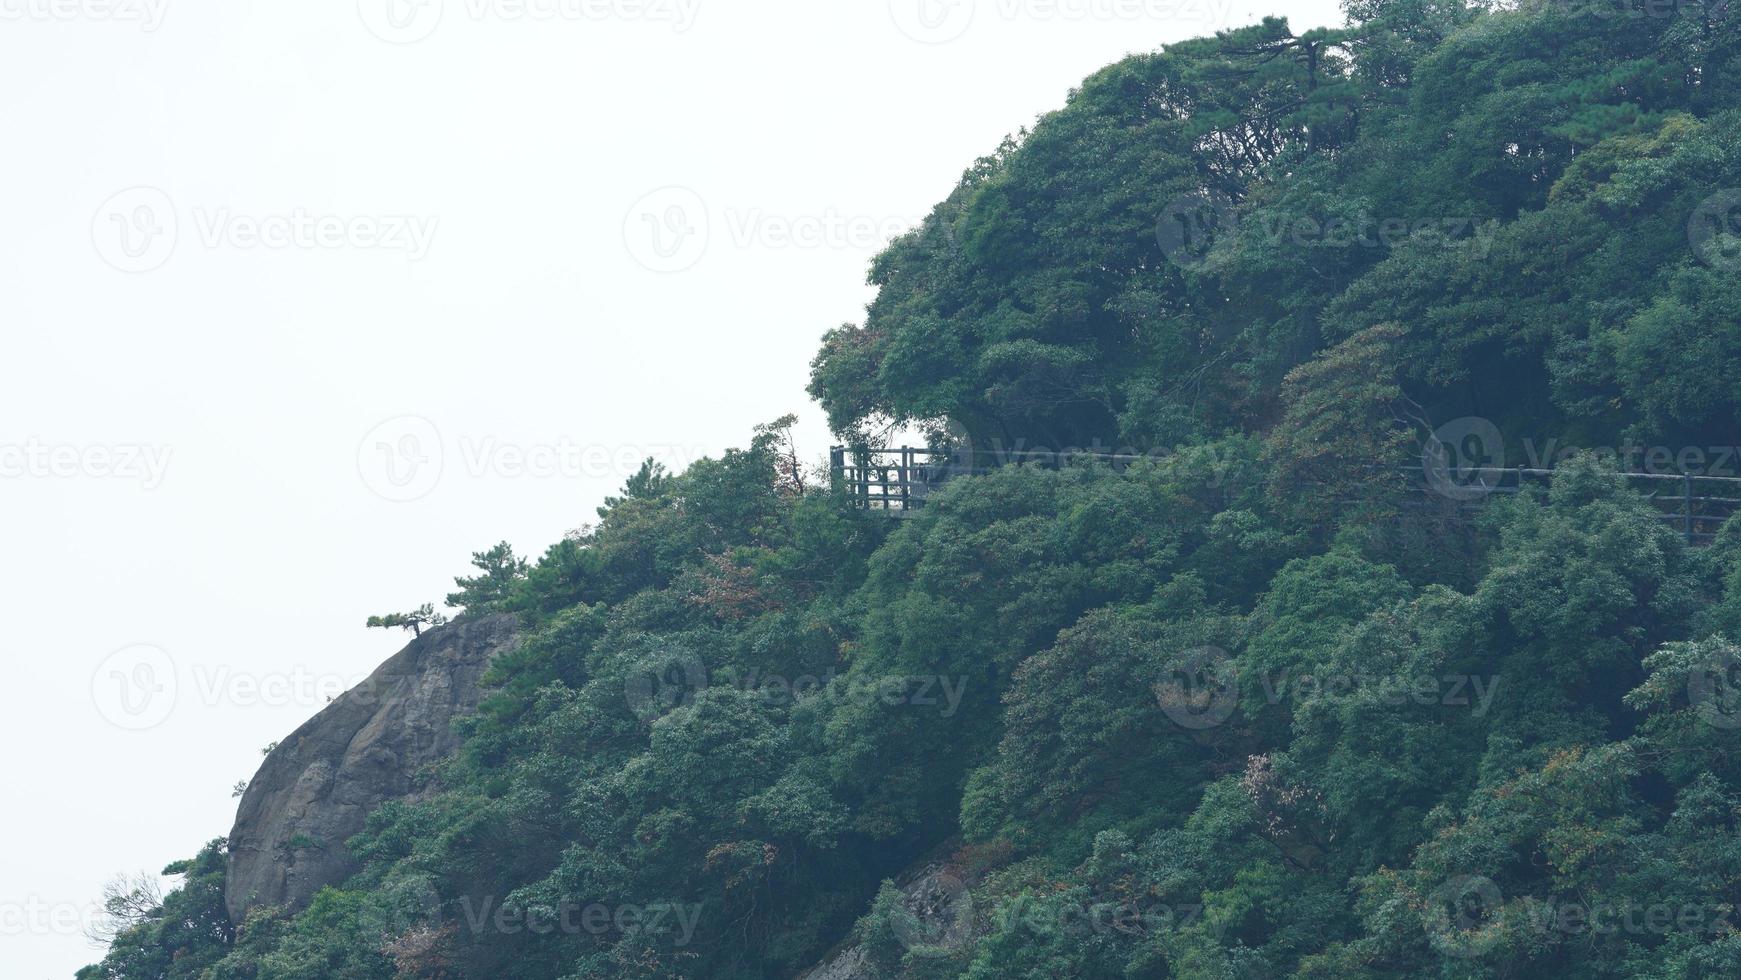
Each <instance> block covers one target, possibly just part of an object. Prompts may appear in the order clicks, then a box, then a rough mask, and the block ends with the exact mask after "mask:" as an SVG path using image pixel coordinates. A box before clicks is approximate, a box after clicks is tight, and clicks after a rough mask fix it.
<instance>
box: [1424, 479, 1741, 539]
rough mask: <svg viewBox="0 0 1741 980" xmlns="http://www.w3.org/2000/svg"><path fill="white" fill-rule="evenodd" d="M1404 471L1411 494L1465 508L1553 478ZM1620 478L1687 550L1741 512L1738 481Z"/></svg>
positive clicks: (1710, 537)
mask: <svg viewBox="0 0 1741 980" xmlns="http://www.w3.org/2000/svg"><path fill="white" fill-rule="evenodd" d="M1403 471H1404V472H1405V473H1407V474H1409V476H1410V489H1411V490H1413V491H1415V492H1417V493H1421V494H1427V495H1431V496H1438V497H1442V498H1445V499H1448V500H1452V501H1457V502H1461V503H1465V504H1478V503H1480V502H1482V501H1485V500H1487V499H1489V498H1490V497H1492V496H1493V495H1495V494H1499V495H1506V494H1516V493H1521V492H1522V491H1523V488H1524V487H1526V486H1528V485H1530V484H1531V483H1532V482H1533V483H1536V484H1539V485H1546V484H1548V483H1551V482H1552V481H1553V477H1554V471H1553V470H1551V469H1537V468H1531V467H1527V466H1482V467H1469V468H1463V469H1458V470H1456V471H1455V472H1447V471H1432V470H1429V469H1428V468H1426V467H1422V466H1408V467H1404V468H1403ZM1621 475H1622V476H1623V477H1625V478H1626V482H1627V483H1629V484H1631V485H1632V486H1633V488H1634V489H1636V490H1638V491H1639V493H1641V494H1643V495H1644V496H1645V497H1646V498H1647V499H1648V500H1650V502H1651V503H1652V504H1654V505H1655V506H1656V508H1657V510H1658V512H1659V515H1658V516H1660V517H1661V518H1662V519H1663V520H1665V521H1668V522H1670V523H1671V524H1672V525H1673V526H1674V528H1675V530H1677V531H1679V532H1680V534H1681V536H1682V538H1684V539H1685V540H1686V542H1687V544H1689V545H1705V544H1710V543H1711V541H1712V540H1714V539H1715V538H1716V536H1717V530H1718V529H1719V528H1720V527H1722V525H1723V522H1724V521H1726V520H1728V519H1729V518H1730V517H1731V516H1732V515H1734V514H1735V513H1736V512H1737V511H1741V477H1734V476H1703V475H1700V474H1695V473H1640V472H1628V473H1623V474H1621Z"/></svg>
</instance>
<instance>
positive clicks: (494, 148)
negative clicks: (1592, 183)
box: [0, 0, 1341, 978]
mask: <svg viewBox="0 0 1741 980" xmlns="http://www.w3.org/2000/svg"><path fill="white" fill-rule="evenodd" d="M922 4H923V6H922ZM1266 13H1279V14H1286V15H1288V16H1290V17H1291V18H1292V19H1293V21H1294V24H1295V27H1296V28H1303V27H1308V26H1318V25H1325V24H1332V23H1337V22H1340V19H1341V17H1340V14H1339V12H1338V11H1337V9H1336V6H1335V3H1334V0H1311V2H1298V0H1267V3H1266V2H1265V0H1056V2H1054V0H953V3H950V2H948V0H893V3H892V4H891V2H890V0H851V2H844V3H843V2H826V0H736V2H729V3H728V2H724V0H638V2H637V0H619V2H615V3H613V2H610V0H566V2H562V3H558V2H556V0H531V2H519V0H422V2H421V4H419V3H416V2H414V0H362V3H361V5H360V6H359V4H358V3H357V2H355V0H324V2H318V3H283V2H278V3H272V2H265V0H200V2H194V0H0V131H3V132H4V133H5V134H6V137H7V139H8V141H9V145H10V148H9V150H8V151H7V153H6V155H5V156H6V160H5V163H4V164H3V165H0V167H3V172H4V174H5V176H6V179H5V180H4V181H0V268H3V269H4V273H3V275H4V288H3V290H0V340H3V342H4V343H3V347H0V365H3V368H0V370H3V375H0V554H3V555H4V562H3V563H0V611H3V612H4V618H3V619H0V669H3V670H4V674H3V675H0V746H4V751H5V759H6V762H5V771H4V779H5V783H6V786H7V794H6V798H7V804H6V805H5V806H4V807H3V808H0V841H4V844H0V964H3V966H0V972H4V974H5V975H6V976H7V977H27V978H36V977H60V978H65V977H68V976H70V974H71V972H72V971H73V970H74V969H75V968H76V967H78V966H80V965H81V964H84V963H87V962H91V961H93V960H94V959H96V958H97V957H98V953H97V951H95V950H93V949H92V948H90V946H89V944H88V943H87V942H86V941H85V940H84V939H83V938H82V936H81V935H80V934H79V930H78V928H77V925H76V923H74V922H72V921H71V919H72V917H73V916H76V915H78V914H79V913H81V912H83V911H84V910H85V909H86V908H87V907H88V905H89V903H90V902H91V900H92V899H93V898H94V897H95V896H96V895H97V894H98V892H99V890H100V888H101V886H102V884H103V882H104V881H105V880H106V879H107V878H109V877H110V876H112V875H113V874H114V873H116V872H118V871H122V870H140V869H150V870H153V871H155V870H156V869H158V868H161V867H162V866H163V865H165V864H166V863H168V862H170V861H172V860H175V859H179V858H182V857H188V856H191V855H192V854H193V853H194V852H195V851H196V850H197V849H198V848H199V847H200V845H201V844H202V843H204V842H205V841H207V840H209V839H211V838H213V837H217V836H220V835H222V834H225V833H226V832H227V831H228V830H229V826H230V822H231V819H232V817H233V815H234V810H235V803H234V801H233V800H232V799H231V798H230V790H231V787H232V786H233V785H234V784H235V783H236V781H237V780H240V779H245V778H248V777H251V776H252V775H253V773H254V770H255V768H256V767H257V766H258V765H259V762H260V749H261V747H262V746H264V745H266V744H267V743H268V742H271V741H273V740H275V739H278V738H281V737H282V736H284V735H285V734H287V733H288V732H290V731H291V730H292V729H294V728H295V727H296V726H297V725H298V724H300V723H301V722H302V721H303V720H304V719H306V718H307V717H308V716H310V715H312V714H313V713H314V712H315V711H317V710H318V709H319V708H320V707H321V706H322V705H323V704H324V703H325V698H326V695H327V694H329V693H333V692H334V691H336V690H337V689H338V688H342V687H343V686H346V685H348V684H349V683H350V682H353V681H355V680H357V679H360V677H362V676H363V675H365V674H367V673H368V672H369V671H370V670H371V669H372V668H373V667H374V666H375V665H376V664H377V663H378V662H380V661H381V660H383V659H384V658H386V657H387V656H389V655H390V654H391V653H392V652H393V651H394V650H396V649H397V648H398V647H399V646H401V644H402V641H401V639H400V638H399V637H398V636H389V635H386V634H383V633H381V632H379V631H365V630H364V629H363V628H362V623H363V620H364V619H365V618H366V617H367V616H368V615H370V614H371V613H378V612H386V611H392V610H395V609H401V608H407V607H410V606H414V605H416V604H418V603H420V602H427V601H434V602H437V603H439V602H440V600H441V597H442V596H443V595H444V594H445V592H446V589H447V587H448V586H449V585H450V584H451V578H452V576H453V575H455V574H456V573H460V572H463V571H465V570H466V560H467V557H468V555H469V553H470V552H472V551H474V550H479V549H481V548H484V547H487V546H488V545H490V544H492V543H494V542H496V541H498V540H502V539H507V540H508V541H510V542H512V543H513V544H514V546H515V547H516V548H517V549H519V550H520V551H522V552H524V553H527V554H530V555H536V554H538V553H540V552H541V551H542V550H543V549H544V547H545V546H546V545H548V544H549V543H550V542H552V541H554V540H556V539H557V538H559V537H560V536H561V535H562V534H563V532H565V531H567V530H569V529H571V528H574V527H576V526H578V525H580V524H581V523H583V522H585V521H587V520H589V519H591V518H592V517H593V508H594V507H596V506H597V504H598V503H599V501H600V499H601V498H602V497H603V496H604V495H606V494H607V493H610V492H611V491H612V490H614V489H616V488H617V487H618V486H619V485H620V484H621V482H622V479H623V477H624V476H625V475H626V472H625V466H627V465H628V464H630V463H632V462H633V461H635V460H638V459H639V458H640V457H642V456H645V455H649V454H652V455H658V456H661V457H663V458H666V459H669V460H672V461H674V462H676V463H678V464H681V463H682V462H684V461H686V460H688V459H693V458H695V457H696V456H698V455H702V454H716V453H718V452H719V451H721V450H722V449H724V448H726V447H728V446H733V445H741V444H743V443H744V442H745V441H746V440H747V438H748V436H749V433H750V429H751V427H752V426H754V425H755V424H757V423H759V422H765V421H768V420H771V419H773V418H776V417H778V416H780V415H782V414H785V413H787V412H794V411H796V412H799V413H800V414H801V416H802V417H803V419H804V424H803V428H802V437H803V442H802V449H803V450H804V451H805V452H806V454H807V455H809V456H812V457H820V456H821V455H822V454H823V453H824V452H825V451H826V447H827V443H828V437H827V433H826V431H825V429H824V427H823V426H822V424H821V422H820V419H819V413H818V412H817V411H816V410H815V408H814V406H812V405H811V404H810V403H809V401H808V399H807V397H806V396H805V394H804V383H805V380H806V373H807V364H808V362H809V359H810V357H811V355H812V354H813V353H814V351H815V348H816V345H817V341H818V339H819V338H820V336H821V334H822V332H823V331H824V330H826V329H828V328H829V327H831V326H833V325H835V324H838V323H841V322H843V321H848V320H855V319H858V318H859V316H860V315H861V313H862V308H863V306H864V304H865V303H866V302H867V301H868V300H869V299H870V291H869V289H868V288H867V287H866V286H865V284H864V272H865V266H866V263H867V262H868V261H869V260H870V258H871V257H872V256H873V255H874V254H875V252H876V250H877V248H878V246H879V245H880V244H881V243H882V241H884V240H885V239H886V238H887V237H888V235H889V233H890V232H891V231H892V230H896V229H900V228H905V227H908V226H910V225H912V224H913V223H915V222H916V221H918V220H919V219H920V218H922V217H923V216H924V215H925V214H926V213H927V211H928V210H929V209H930V207H931V205H932V204H933V203H934V202H935V201H937V200H939V199H940V198H942V197H943V196H944V195H945V194H947V193H948V191H949V190H950V188H951V187H952V185H953V184H954V182H955V180H956V179H957V177H958V176H959V174H960V173H961V171H962V170H963V168H964V167H966V166H967V165H968V164H969V163H971V162H972V160H973V159H974V158H975V157H977V156H980V155H982V154H984V153H986V152H988V151H990V150H991V149H993V148H994V147H995V146H996V145H997V143H998V141H999V140H1000V139H1001V138H1002V137H1003V136H1004V135H1005V134H1006V133H1009V132H1012V131H1014V130H1016V129H1018V128H1019V127H1021V126H1023V125H1026V124H1030V123H1031V122H1032V121H1033V120H1034V118H1035V116H1036V115H1037V114H1039V113H1041V112H1044V111H1046V110H1049V109H1052V108H1056V107H1058V106H1059V105H1061V104H1062V103H1063V100H1064V98H1065V95H1066V93H1067V92H1068V91H1069V89H1070V88H1071V86H1072V85H1073V84H1075V83H1076V82H1078V81H1079V80H1080V79H1081V78H1082V77H1083V76H1085V75H1086V74H1088V73H1089V72H1091V71H1093V70H1094V69H1096V68H1098V67H1100V66H1102V65H1104V64H1106V63H1108V62H1111V61H1113V60H1116V59H1117V58H1119V57H1121V56H1122V55H1124V54H1127V53H1130V52H1137V51H1147V50H1152V49H1153V48H1155V47H1157V46H1159V45H1161V44H1163V43H1166V42H1170V41H1176V40H1180V39H1183V38H1187V37H1192V36H1196V35H1200V34H1205V33H1209V32H1211V31H1213V30H1215V29H1219V28H1225V27H1229V26H1233V25H1236V24H1241V23H1249V22H1252V21H1254V20H1256V19H1258V18H1260V17H1261V16H1262V15H1263V14H1266ZM148 695H149V696H148Z"/></svg>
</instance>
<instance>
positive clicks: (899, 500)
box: [829, 446, 1741, 545]
mask: <svg viewBox="0 0 1741 980" xmlns="http://www.w3.org/2000/svg"><path fill="white" fill-rule="evenodd" d="M829 457H830V464H831V467H832V470H833V476H834V485H835V486H836V487H841V488H844V489H845V490H846V491H847V492H848V493H849V494H851V496H852V498H853V502H854V505H855V506H857V507H858V508H859V509H861V510H874V511H882V512H886V513H890V514H893V515H895V516H902V515H905V514H908V513H911V512H912V511H915V510H917V509H919V508H921V507H923V506H924V505H925V500H926V498H927V497H928V496H929V495H930V493H931V492H932V491H933V490H935V489H936V488H937V487H939V486H941V485H943V484H944V483H945V482H947V481H949V480H950V479H953V478H954V477H957V476H963V475H967V474H971V473H984V472H987V471H989V470H991V469H995V468H997V467H999V466H1003V465H1007V464H1009V463H1022V462H1027V463H1039V464H1040V465H1053V466H1055V465H1062V464H1063V463H1066V462H1070V461H1077V460H1089V461H1093V462H1099V463H1105V464H1108V465H1111V466H1113V467H1115V468H1122V467H1123V466H1124V465H1126V464H1129V463H1131V462H1134V461H1136V460H1139V459H1142V458H1144V457H1142V456H1133V455H1128V454H1119V453H1092V452H1086V453H1085V452H1077V453H1070V454H1059V453H1050V452H1038V451H1021V452H1010V451H1002V450H999V451H997V452H995V453H993V452H990V451H986V452H979V453H975V452H973V451H971V450H939V449H923V448H915V447H912V446H901V447H899V448H889V449H870V450H854V449H851V448H849V447H846V446H835V447H834V448H833V449H832V450H830V453H829ZM1403 471H1404V472H1405V473H1406V474H1408V476H1409V488H1410V490H1411V491H1413V492H1414V493H1417V494H1421V495H1424V496H1425V497H1426V498H1428V499H1432V498H1438V499H1440V500H1443V501H1449V502H1451V503H1453V504H1462V505H1465V506H1474V505H1478V504H1479V503H1481V502H1483V501H1485V500H1487V499H1490V498H1491V497H1492V496H1493V495H1496V494H1498V495H1505V494H1516V493H1519V492H1521V491H1522V490H1523V488H1524V487H1525V486H1528V485H1530V484H1531V483H1535V484H1541V485H1545V484H1547V483H1550V482H1551V481H1552V480H1553V476H1554V471H1553V470H1551V469H1535V468H1530V467H1524V466H1510V467H1500V466H1488V467H1473V468H1462V469H1458V470H1456V471H1454V472H1452V471H1445V470H1438V469H1430V468H1428V467H1425V466H1418V465H1417V466H1407V467H1403ZM1623 475H1624V476H1625V478H1626V480H1627V482H1628V483H1630V484H1632V485H1633V486H1634V487H1635V488H1636V489H1638V490H1639V492H1641V493H1642V494H1644V496H1645V497H1646V498H1648V499H1649V500H1650V501H1651V503H1652V504H1654V505H1655V506H1656V508H1657V510H1658V511H1659V512H1660V516H1661V517H1662V519H1663V520H1664V521H1668V522H1670V523H1671V524H1672V525H1673V526H1674V528H1675V530H1676V531H1678V532H1679V533H1680V534H1681V536H1682V537H1683V538H1684V539H1685V540H1686V542H1687V543H1688V544H1689V545H1704V544H1709V543H1710V542H1711V541H1712V540H1713V539H1714V538H1715V537H1716V535H1717V530H1718V528H1720V527H1721V526H1722V524H1723V522H1724V521H1725V520H1727V519H1728V518H1729V517H1730V516H1732V515H1733V514H1735V513H1736V512H1738V511H1741V477H1733V476H1701V475H1698V474H1693V473H1625V474H1623ZM1423 502H1424V501H1423Z"/></svg>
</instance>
